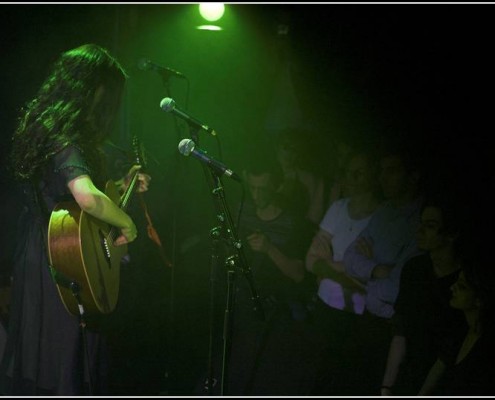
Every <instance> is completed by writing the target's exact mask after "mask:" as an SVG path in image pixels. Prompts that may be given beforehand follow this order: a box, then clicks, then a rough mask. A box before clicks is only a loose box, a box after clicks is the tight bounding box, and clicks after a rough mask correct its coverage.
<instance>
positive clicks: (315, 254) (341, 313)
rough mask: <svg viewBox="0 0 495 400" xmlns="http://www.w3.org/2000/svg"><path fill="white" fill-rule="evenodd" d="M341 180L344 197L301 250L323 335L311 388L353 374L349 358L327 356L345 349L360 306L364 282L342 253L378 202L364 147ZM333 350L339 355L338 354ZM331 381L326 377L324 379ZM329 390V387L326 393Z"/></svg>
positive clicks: (323, 389)
mask: <svg viewBox="0 0 495 400" xmlns="http://www.w3.org/2000/svg"><path fill="white" fill-rule="evenodd" d="M345 177H346V178H345V181H344V182H343V184H344V186H345V191H346V193H348V194H349V197H346V198H343V199H340V200H336V201H335V202H334V203H333V204H332V205H331V206H330V208H329V209H328V211H327V213H326V214H325V217H324V218H323V220H322V221H321V223H320V230H319V232H318V233H317V234H316V235H315V237H314V238H313V242H312V244H311V247H310V249H309V251H308V253H307V256H306V268H307V269H308V270H309V271H311V272H313V273H314V274H315V275H316V276H317V277H318V279H319V288H318V301H317V303H316V307H315V310H314V313H313V317H314V324H315V326H316V327H317V329H318V333H320V334H322V335H324V336H325V346H327V347H328V349H327V351H325V352H324V353H323V354H322V357H321V367H320V368H321V371H320V372H319V373H318V376H317V383H316V385H315V388H314V389H313V394H321V395H325V394H327V395H328V394H329V391H331V390H333V391H336V392H339V391H340V390H339V389H337V385H340V386H342V387H345V386H346V379H347V377H348V376H349V375H350V374H352V365H351V364H352V362H350V363H346V364H345V365H348V366H350V369H348V368H343V366H344V364H343V363H340V362H339V365H338V366H334V367H333V368H331V367H330V366H331V364H332V361H335V360H341V359H342V358H345V359H347V360H346V361H351V358H352V354H346V351H345V350H344V349H345V346H343V339H344V338H346V340H348V338H349V337H350V336H352V335H353V333H355V332H354V331H355V329H356V328H357V327H356V318H358V316H360V315H361V314H362V313H363V311H364V305H365V296H364V285H362V284H361V283H360V282H359V281H356V280H354V279H352V278H350V277H348V276H347V275H346V274H345V270H344V265H343V262H342V259H343V257H344V252H345V250H346V248H347V247H348V246H349V244H350V243H351V242H353V241H354V239H356V237H357V236H358V235H359V233H360V232H361V231H362V230H363V229H364V228H365V227H366V225H367V224H368V222H369V220H370V218H371V216H372V215H373V213H374V212H375V210H376V209H377V207H378V206H379V203H380V196H379V194H378V179H377V166H376V163H375V161H374V157H373V156H372V155H371V154H370V153H369V152H367V151H363V150H361V151H357V152H356V153H354V155H352V156H351V157H350V160H349V162H348V165H347V166H346V174H345ZM337 354H338V356H337ZM327 381H330V383H327ZM330 394H331V393H330Z"/></svg>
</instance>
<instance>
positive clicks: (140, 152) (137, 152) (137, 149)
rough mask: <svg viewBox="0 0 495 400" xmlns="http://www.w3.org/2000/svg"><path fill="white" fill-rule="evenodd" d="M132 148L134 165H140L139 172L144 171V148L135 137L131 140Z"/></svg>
mask: <svg viewBox="0 0 495 400" xmlns="http://www.w3.org/2000/svg"><path fill="white" fill-rule="evenodd" d="M132 148H133V151H134V157H135V159H134V164H137V165H141V167H142V168H141V170H144V169H146V165H147V159H146V152H145V149H144V146H143V144H142V142H141V140H139V138H138V136H137V135H134V136H133V138H132Z"/></svg>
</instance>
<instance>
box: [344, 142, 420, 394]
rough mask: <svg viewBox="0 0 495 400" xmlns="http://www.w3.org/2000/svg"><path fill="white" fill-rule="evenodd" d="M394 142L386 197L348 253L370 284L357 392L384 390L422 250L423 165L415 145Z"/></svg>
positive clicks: (354, 270)
mask: <svg viewBox="0 0 495 400" xmlns="http://www.w3.org/2000/svg"><path fill="white" fill-rule="evenodd" d="M397 140H399V141H398V142H395V141H394V140H390V139H389V140H388V141H386V142H384V143H383V144H384V145H385V146H383V147H382V156H381V160H380V166H381V171H380V183H381V187H382V191H383V195H384V197H385V199H386V201H385V203H384V204H383V206H381V207H380V208H379V209H378V210H377V211H376V212H375V214H374V215H373V217H372V218H371V220H370V222H369V224H368V225H367V227H366V228H365V229H364V230H363V232H362V233H361V234H360V235H359V236H358V238H357V239H356V240H355V241H354V242H353V243H352V244H351V245H350V246H349V247H348V248H347V250H346V252H345V254H344V267H345V272H346V273H347V274H348V275H350V276H351V277H353V278H355V279H358V280H359V281H361V282H362V283H363V284H364V285H365V287H366V311H365V312H364V314H363V318H361V319H360V323H362V324H363V326H362V328H361V329H359V332H360V333H361V335H360V338H359V339H358V340H357V341H356V344H355V347H354V350H353V351H355V352H358V353H360V355H359V357H360V362H359V363H358V364H357V365H355V371H356V373H357V376H358V379H357V381H356V382H355V385H354V387H353V388H352V389H353V390H354V393H353V394H356V395H360V394H364V395H372V394H377V393H378V391H379V387H380V383H381V378H382V375H381V374H382V371H383V370H384V367H385V362H386V358H387V350H388V346H389V344H390V340H391V338H392V331H391V324H390V318H391V317H392V315H393V313H394V309H393V305H394V302H395V300H396V297H397V293H398V291H399V278H400V273H401V270H402V267H403V265H404V263H405V262H406V261H407V260H408V259H409V258H411V257H412V256H415V255H417V254H419V251H418V249H417V246H416V240H415V232H416V230H417V227H418V225H419V209H420V202H421V196H420V178H421V173H420V168H419V165H418V163H417V161H418V159H417V158H416V157H418V154H417V153H416V152H414V151H413V149H412V148H410V146H408V144H409V143H407V142H405V141H401V140H400V139H397Z"/></svg>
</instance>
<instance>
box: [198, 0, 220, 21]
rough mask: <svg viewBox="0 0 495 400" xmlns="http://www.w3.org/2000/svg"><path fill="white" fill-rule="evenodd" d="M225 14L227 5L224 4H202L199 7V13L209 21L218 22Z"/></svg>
mask: <svg viewBox="0 0 495 400" xmlns="http://www.w3.org/2000/svg"><path fill="white" fill-rule="evenodd" d="M224 12H225V5H224V4H223V3H201V4H200V5H199V13H200V14H201V16H202V17H203V18H204V19H206V20H207V21H212V22H213V21H218V20H219V19H220V18H222V16H223V13H224Z"/></svg>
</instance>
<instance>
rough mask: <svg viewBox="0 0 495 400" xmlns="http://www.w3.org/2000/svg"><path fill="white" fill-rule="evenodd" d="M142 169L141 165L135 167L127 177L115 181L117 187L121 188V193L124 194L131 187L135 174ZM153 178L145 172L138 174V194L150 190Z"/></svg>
mask: <svg viewBox="0 0 495 400" xmlns="http://www.w3.org/2000/svg"><path fill="white" fill-rule="evenodd" d="M141 168H142V167H141V166H140V165H133V166H132V167H131V169H130V170H129V172H128V173H127V174H126V176H125V177H123V178H121V179H119V180H118V181H115V185H116V186H117V187H118V188H119V192H120V193H124V192H125V191H126V190H127V187H128V186H129V183H130V182H131V180H132V178H133V176H134V174H136V172H137V171H139V170H140V169H141ZM150 180H151V176H149V175H148V174H145V173H143V172H138V187H137V189H136V191H137V192H138V193H143V192H146V191H147V190H148V187H149V183H150Z"/></svg>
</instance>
